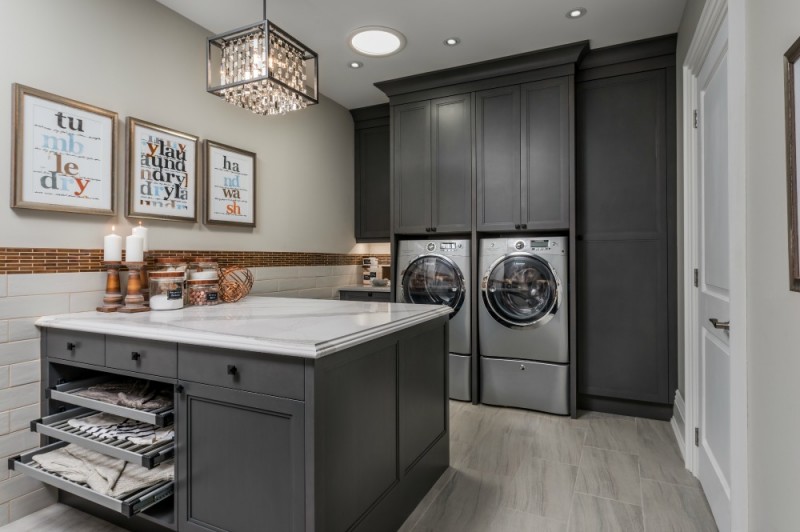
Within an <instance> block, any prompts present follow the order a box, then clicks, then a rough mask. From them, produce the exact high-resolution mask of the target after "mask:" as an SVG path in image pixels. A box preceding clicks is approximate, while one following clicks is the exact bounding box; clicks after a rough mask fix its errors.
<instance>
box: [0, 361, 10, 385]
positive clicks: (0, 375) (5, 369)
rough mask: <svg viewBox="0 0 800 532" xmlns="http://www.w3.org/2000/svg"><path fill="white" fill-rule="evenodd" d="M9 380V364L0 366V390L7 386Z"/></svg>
mask: <svg viewBox="0 0 800 532" xmlns="http://www.w3.org/2000/svg"><path fill="white" fill-rule="evenodd" d="M10 382H11V366H0V390H2V389H5V388H8V384H9V383H10Z"/></svg>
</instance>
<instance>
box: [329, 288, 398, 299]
mask: <svg viewBox="0 0 800 532" xmlns="http://www.w3.org/2000/svg"><path fill="white" fill-rule="evenodd" d="M339 299H340V300H342V301H374V302H389V301H391V294H390V293H389V292H378V291H375V290H339Z"/></svg>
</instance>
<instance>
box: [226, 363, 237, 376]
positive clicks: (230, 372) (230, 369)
mask: <svg viewBox="0 0 800 532" xmlns="http://www.w3.org/2000/svg"><path fill="white" fill-rule="evenodd" d="M238 372H239V370H238V369H236V366H234V365H233V364H228V375H236V374H237V373H238Z"/></svg>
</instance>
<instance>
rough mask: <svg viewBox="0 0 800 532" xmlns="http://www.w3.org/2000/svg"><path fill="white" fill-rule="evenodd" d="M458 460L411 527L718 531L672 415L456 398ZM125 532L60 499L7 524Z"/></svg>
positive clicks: (510, 531)
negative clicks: (570, 411)
mask: <svg viewBox="0 0 800 532" xmlns="http://www.w3.org/2000/svg"><path fill="white" fill-rule="evenodd" d="M450 419H451V425H450V433H451V434H450V452H451V455H450V463H451V465H452V467H450V469H448V470H447V471H446V472H445V473H444V475H442V477H441V478H440V479H439V481H438V482H437V483H436V485H435V486H434V487H433V489H431V491H430V492H429V493H428V494H427V495H426V496H425V498H424V499H423V500H422V502H421V503H420V504H419V506H418V507H417V509H416V510H415V511H414V513H413V514H411V516H410V517H409V518H408V520H407V521H406V522H405V523H404V524H403V526H402V528H401V532H539V531H541V532H564V531H570V532H592V531H613V532H616V531H626V532H627V531H634V532H635V531H646V532H661V531H671V532H673V531H674V532H693V531H716V530H717V528H716V526H715V525H714V519H713V518H712V516H711V511H710V509H709V508H708V503H707V502H706V499H705V496H704V495H703V491H702V490H701V489H700V486H699V484H698V483H697V481H696V479H695V478H694V477H693V476H692V475H691V474H690V473H689V472H688V471H686V470H685V469H684V468H683V459H682V458H681V457H680V454H679V451H678V447H677V445H676V443H675V438H674V436H673V433H672V428H671V427H670V426H669V423H666V422H662V421H652V420H647V419H636V418H629V417H622V416H611V415H607V414H599V413H594V412H584V413H582V414H581V415H580V416H579V418H578V419H570V418H564V417H559V416H548V415H546V414H539V413H536V412H528V411H524V410H515V409H511V408H494V407H490V406H484V405H480V406H473V405H471V404H467V403H461V402H457V401H452V402H451V404H450ZM29 530H37V531H43V532H44V531H48V532H116V531H119V530H121V529H119V528H117V527H115V526H113V525H110V524H108V523H106V522H104V521H101V520H99V519H95V518H93V517H91V516H88V515H86V514H83V513H81V512H79V511H77V510H74V509H72V508H69V507H66V506H63V505H60V504H57V505H54V506H50V507H49V508H45V509H44V510H41V511H40V512H37V513H35V514H33V515H30V516H28V517H26V518H23V519H21V520H19V521H16V522H14V523H11V524H10V525H7V526H5V527H2V528H0V531H2V532H22V531H29Z"/></svg>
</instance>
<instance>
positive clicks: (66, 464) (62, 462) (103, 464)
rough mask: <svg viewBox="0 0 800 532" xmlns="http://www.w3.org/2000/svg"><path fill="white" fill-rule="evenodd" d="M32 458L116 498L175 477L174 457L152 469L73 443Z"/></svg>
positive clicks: (54, 471)
mask: <svg viewBox="0 0 800 532" xmlns="http://www.w3.org/2000/svg"><path fill="white" fill-rule="evenodd" d="M33 461H35V462H36V463H38V464H39V465H40V466H42V468H43V469H45V470H46V471H49V472H51V473H57V474H59V475H61V476H62V477H64V478H66V479H67V480H71V481H73V482H78V483H80V484H87V485H88V486H89V487H90V488H91V489H92V490H94V491H96V492H97V493H100V494H101V495H107V496H109V497H113V498H115V499H122V498H124V497H125V496H126V495H130V494H131V493H133V492H135V491H139V490H141V489H144V488H147V487H150V486H154V485H156V484H158V483H160V482H162V481H165V480H173V479H174V478H175V466H174V461H173V460H168V461H166V462H164V463H162V464H159V465H158V466H156V467H154V468H153V469H147V468H146V467H142V466H139V465H135V464H131V463H130V462H126V461H125V460H119V459H117V458H112V457H110V456H106V455H104V454H100V453H96V452H94V451H90V450H88V449H84V448H83V447H80V446H78V445H75V444H70V445H67V446H66V447H61V448H59V449H56V450H55V451H50V452H49V453H43V454H37V455H36V456H34V457H33Z"/></svg>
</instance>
